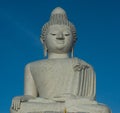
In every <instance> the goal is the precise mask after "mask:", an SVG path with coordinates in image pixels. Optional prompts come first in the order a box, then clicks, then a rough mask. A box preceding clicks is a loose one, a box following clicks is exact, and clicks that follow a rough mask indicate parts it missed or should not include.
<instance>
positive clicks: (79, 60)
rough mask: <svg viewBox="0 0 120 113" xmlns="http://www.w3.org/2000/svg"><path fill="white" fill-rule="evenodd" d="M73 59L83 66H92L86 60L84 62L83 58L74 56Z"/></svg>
mask: <svg viewBox="0 0 120 113" xmlns="http://www.w3.org/2000/svg"><path fill="white" fill-rule="evenodd" d="M74 60H75V63H76V62H77V63H76V64H80V65H84V66H87V67H90V68H93V67H92V65H91V64H89V63H88V62H86V61H85V60H83V59H80V58H77V57H76V58H74Z"/></svg>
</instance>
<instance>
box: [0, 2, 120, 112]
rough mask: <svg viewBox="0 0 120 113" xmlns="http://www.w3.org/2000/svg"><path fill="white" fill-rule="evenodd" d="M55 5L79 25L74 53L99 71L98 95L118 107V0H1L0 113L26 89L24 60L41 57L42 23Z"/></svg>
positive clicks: (33, 59)
mask: <svg viewBox="0 0 120 113" xmlns="http://www.w3.org/2000/svg"><path fill="white" fill-rule="evenodd" d="M57 6H60V7H62V8H64V9H65V10H66V12H67V15H68V17H69V20H70V21H71V22H73V23H74V24H75V26H76V29H77V37H78V41H77V43H76V47H75V56H76V57H79V58H82V59H84V60H85V61H87V62H88V63H90V64H91V65H92V66H93V67H94V69H95V71H96V75H97V101H98V102H100V103H104V104H106V105H108V106H109V107H110V108H111V109H112V111H113V113H120V1H119V0H33V1H30V0H20V1H18V0H9V1H6V0H1V1H0V75H1V78H0V113H9V107H10V104H11V100H12V98H13V97H14V96H17V95H23V80H24V67H25V65H26V64H27V63H28V62H31V61H35V60H39V59H42V58H43V49H42V45H41V43H40V42H39V36H40V32H41V27H42V25H43V24H44V23H45V22H46V21H48V19H49V16H50V13H51V11H52V10H53V9H54V8H55V7H57Z"/></svg>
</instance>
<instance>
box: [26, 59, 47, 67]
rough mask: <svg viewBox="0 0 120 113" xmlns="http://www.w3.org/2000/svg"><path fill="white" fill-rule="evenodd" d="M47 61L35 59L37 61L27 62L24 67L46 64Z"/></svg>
mask: <svg viewBox="0 0 120 113" xmlns="http://www.w3.org/2000/svg"><path fill="white" fill-rule="evenodd" d="M47 62H48V61H47V60H37V61H33V62H29V63H28V64H26V66H25V68H27V67H36V66H41V65H45V64H47Z"/></svg>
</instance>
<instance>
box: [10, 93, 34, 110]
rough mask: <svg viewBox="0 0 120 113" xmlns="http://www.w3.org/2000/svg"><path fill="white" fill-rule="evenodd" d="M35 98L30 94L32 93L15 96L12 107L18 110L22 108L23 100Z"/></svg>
mask: <svg viewBox="0 0 120 113" xmlns="http://www.w3.org/2000/svg"><path fill="white" fill-rule="evenodd" d="M34 98H35V97H33V96H30V95H25V96H17V97H14V98H13V100H12V106H11V108H12V109H14V110H16V111H18V110H19V109H20V105H21V102H27V101H28V100H30V99H34Z"/></svg>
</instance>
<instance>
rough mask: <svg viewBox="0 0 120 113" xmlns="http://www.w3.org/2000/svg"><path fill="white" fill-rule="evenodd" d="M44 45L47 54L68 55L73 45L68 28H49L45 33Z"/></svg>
mask: <svg viewBox="0 0 120 113" xmlns="http://www.w3.org/2000/svg"><path fill="white" fill-rule="evenodd" d="M45 44H46V47H47V49H48V52H49V53H50V52H54V53H68V52H69V51H70V50H71V48H72V45H73V37H72V33H71V30H70V28H69V27H68V26H66V25H52V26H50V27H49V29H48V31H47V36H46V39H45Z"/></svg>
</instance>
